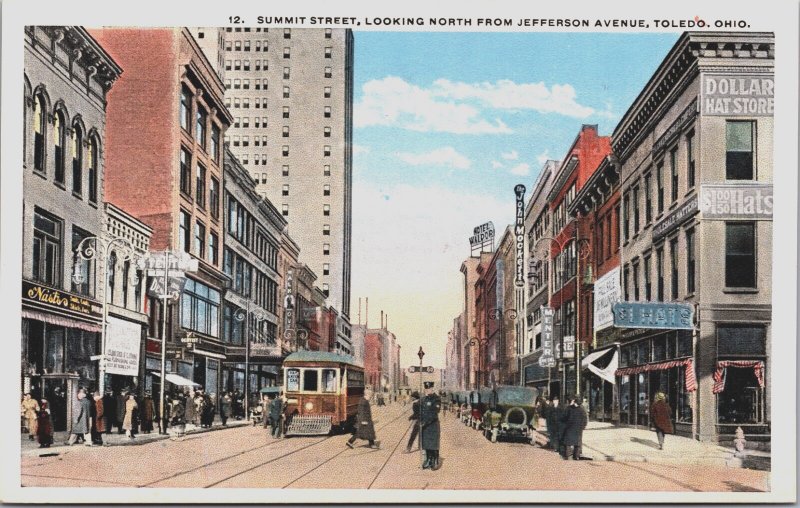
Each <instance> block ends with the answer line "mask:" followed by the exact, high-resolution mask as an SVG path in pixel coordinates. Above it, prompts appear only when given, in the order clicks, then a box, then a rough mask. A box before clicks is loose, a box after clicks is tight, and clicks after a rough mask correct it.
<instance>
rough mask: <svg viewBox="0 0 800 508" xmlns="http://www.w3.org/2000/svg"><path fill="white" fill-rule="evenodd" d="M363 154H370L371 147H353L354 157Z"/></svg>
mask: <svg viewBox="0 0 800 508" xmlns="http://www.w3.org/2000/svg"><path fill="white" fill-rule="evenodd" d="M362 153H369V147H368V146H365V145H356V144H354V145H353V155H359V154H362Z"/></svg>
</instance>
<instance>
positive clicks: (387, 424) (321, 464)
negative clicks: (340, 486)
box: [281, 410, 408, 489]
mask: <svg viewBox="0 0 800 508" xmlns="http://www.w3.org/2000/svg"><path fill="white" fill-rule="evenodd" d="M405 413H406V411H405V410H403V411H401V412H400V414H398V415H397V416H396V417H394V418H392V419H391V420H389V421H388V422H386V423H385V424H384V425H381V426H380V427H378V429H377V430H383V429H385V428H386V427H388V426H389V425H391V424H392V423H394V422H396V421H397V420H398V419H400V417H402V416H405ZM406 432H408V431H407V430H406ZM376 434H377V432H376ZM403 435H405V434H403ZM401 440H402V439H401ZM347 450H348V448H345V449H344V450H341V451H340V452H338V453H337V454H336V455H334V456H333V457H330V458H328V459H326V460H324V461H323V462H321V463H320V464H317V465H316V466H314V467H313V468H312V469H310V470H309V471H306V472H305V473H303V474H301V475H300V476H298V477H297V478H295V479H294V480H292V481H290V482H289V483H287V484H286V485H284V486H283V487H281V488H282V489H285V488H288V487H289V486H290V485H291V484H293V483H295V482H297V481H298V480H301V479H303V478H304V477H306V476H308V475H310V474H311V473H313V472H314V471H316V470H317V469H319V468H320V467H322V466H324V465H325V464H327V463H328V462H330V461H332V460H333V459H335V458H337V457H338V456H340V455H341V454H343V453H344V452H346V451H347ZM390 457H391V455H390Z"/></svg>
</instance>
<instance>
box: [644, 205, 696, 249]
mask: <svg viewBox="0 0 800 508" xmlns="http://www.w3.org/2000/svg"><path fill="white" fill-rule="evenodd" d="M696 213H697V195H694V196H692V197H691V198H689V200H688V201H686V202H685V203H684V204H682V205H681V206H680V207H679V208H678V209H677V210H675V211H674V212H672V213H671V214H670V215H668V216H667V217H665V218H664V220H662V221H660V222H659V223H657V224H656V225H655V226H653V241H656V240H658V239H659V238H662V237H664V236H667V235H668V234H670V233H671V232H672V231H674V230H675V229H677V228H678V226H680V225H681V223H683V221H685V220H686V219H688V218H689V217H691V216H693V215H694V214H696Z"/></svg>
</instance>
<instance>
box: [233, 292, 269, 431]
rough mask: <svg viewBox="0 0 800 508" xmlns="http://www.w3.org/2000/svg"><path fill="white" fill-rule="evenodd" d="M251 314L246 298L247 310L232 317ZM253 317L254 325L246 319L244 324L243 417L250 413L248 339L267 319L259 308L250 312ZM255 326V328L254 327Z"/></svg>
mask: <svg viewBox="0 0 800 508" xmlns="http://www.w3.org/2000/svg"><path fill="white" fill-rule="evenodd" d="M250 314H251V312H250V300H247V310H245V309H238V310H237V311H236V312H235V313H234V315H233V317H234V319H236V321H239V322H240V323H241V322H243V321H244V320H245V319H247V316H249V315H250ZM252 315H253V318H254V323H253V324H254V327H253V328H251V327H250V321H249V320H248V321H247V324H246V325H245V326H246V327H247V337H246V340H245V343H244V414H245V418H247V417H248V415H249V414H250V413H249V412H250V341H251V340H252V338H253V337H255V332H256V330H257V329H259V328H260V327H261V323H263V322H264V321H266V320H267V316H266V314H264V313H263V312H261V310H259V309H255V310H254V311H253V312H252ZM254 328H255V329H254Z"/></svg>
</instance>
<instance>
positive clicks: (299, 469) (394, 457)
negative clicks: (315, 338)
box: [22, 404, 769, 492]
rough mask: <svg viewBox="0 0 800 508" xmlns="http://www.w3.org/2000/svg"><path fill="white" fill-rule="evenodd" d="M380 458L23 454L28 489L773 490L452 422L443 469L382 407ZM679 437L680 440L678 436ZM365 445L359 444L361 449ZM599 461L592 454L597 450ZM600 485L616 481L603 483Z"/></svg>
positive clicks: (172, 451) (246, 434)
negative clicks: (431, 465) (426, 459)
mask: <svg viewBox="0 0 800 508" xmlns="http://www.w3.org/2000/svg"><path fill="white" fill-rule="evenodd" d="M373 412H374V416H375V420H376V422H375V425H376V429H377V432H378V438H379V439H380V440H381V442H382V443H381V449H380V450H371V449H368V448H366V447H363V446H361V447H359V446H357V447H356V448H355V449H354V450H351V449H350V448H348V447H346V446H345V441H346V440H347V436H343V435H337V436H330V437H292V438H287V439H283V440H273V439H272V438H271V437H269V435H268V433H267V432H265V431H264V429H262V428H261V427H252V426H240V427H236V428H231V429H225V430H219V431H216V432H206V433H201V434H195V435H189V436H186V437H185V438H184V439H183V440H181V441H171V440H160V441H154V442H149V443H146V444H142V445H138V446H111V447H102V448H100V447H91V448H90V447H84V446H76V447H70V448H64V447H61V448H55V449H51V450H49V452H50V453H58V455H57V456H51V457H39V456H38V452H36V453H35V454H31V452H26V453H24V454H23V456H22V484H23V486H58V487H76V486H96V487H114V486H118V487H268V488H357V489H369V488H372V489H395V488H406V489H476V488H477V489H533V490H635V491H688V492H692V491H694V492H699V491H750V492H754V491H767V490H769V483H768V482H769V473H768V472H763V471H754V470H749V469H736V468H726V467H724V466H712V465H709V464H707V463H701V462H698V463H695V464H693V463H691V462H684V463H682V464H679V463H652V462H609V461H605V460H594V461H580V462H575V461H564V460H562V459H561V458H560V457H558V456H557V455H556V454H554V453H552V452H550V451H548V450H545V449H541V448H539V447H538V446H531V445H529V444H525V443H508V442H502V443H495V444H492V443H491V442H489V441H488V440H486V439H484V438H483V437H482V435H481V434H480V433H479V432H477V431H474V430H472V429H470V428H468V427H465V426H464V425H462V424H461V423H460V422H459V421H458V420H457V419H456V418H455V416H454V415H452V414H443V415H442V430H443V437H442V450H441V456H442V458H443V463H442V469H441V470H439V471H436V472H433V471H423V470H421V469H420V455H419V454H418V453H411V454H406V453H404V449H405V443H406V440H407V439H408V431H409V425H410V423H409V421H408V415H409V414H410V408H409V407H403V406H401V405H400V404H395V405H392V406H388V407H375V408H373ZM675 439H678V438H675ZM359 444H361V445H363V444H365V443H363V442H357V445H359ZM587 452H589V453H591V450H587ZM597 478H604V479H606V480H604V481H602V482H598V481H597Z"/></svg>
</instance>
